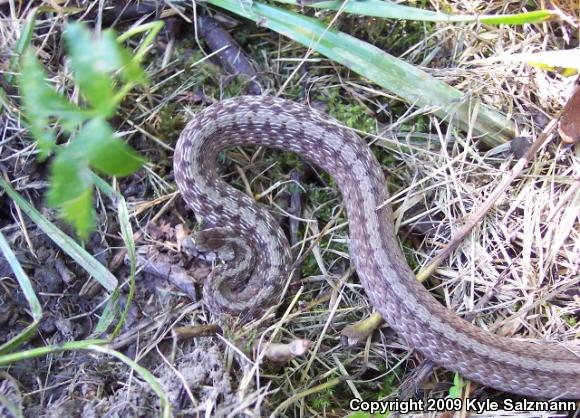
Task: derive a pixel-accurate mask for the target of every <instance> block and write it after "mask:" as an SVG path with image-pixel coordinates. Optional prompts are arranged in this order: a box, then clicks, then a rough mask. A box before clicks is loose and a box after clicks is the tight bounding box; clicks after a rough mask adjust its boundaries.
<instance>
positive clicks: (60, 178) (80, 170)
mask: <svg viewBox="0 0 580 418" xmlns="http://www.w3.org/2000/svg"><path fill="white" fill-rule="evenodd" d="M75 145H76V144H74V143H73V144H71V145H70V146H69V147H67V148H65V149H63V150H61V151H60V152H59V153H58V155H57V157H56V158H55V160H54V162H53V163H52V165H51V167H50V168H51V179H50V188H49V190H48V194H47V203H48V204H49V205H50V206H53V207H58V208H60V211H61V216H62V217H63V218H64V219H65V220H66V221H67V222H69V223H70V224H71V225H73V226H74V228H75V231H76V232H77V234H78V235H79V237H80V238H82V239H85V238H87V237H88V234H89V233H90V232H91V231H92V230H93V228H94V215H93V208H92V198H93V183H92V179H91V171H90V169H89V167H88V162H87V160H86V158H85V156H84V153H83V150H82V148H81V147H78V146H75Z"/></svg>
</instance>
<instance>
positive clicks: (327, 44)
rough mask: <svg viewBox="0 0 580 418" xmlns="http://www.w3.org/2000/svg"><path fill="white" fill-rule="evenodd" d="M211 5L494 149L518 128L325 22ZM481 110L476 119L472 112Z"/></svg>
mask: <svg viewBox="0 0 580 418" xmlns="http://www.w3.org/2000/svg"><path fill="white" fill-rule="evenodd" d="M208 2H209V3H211V4H213V5H215V6H218V7H222V8H224V9H226V10H229V11H230V12H233V13H236V14H238V15H240V16H244V17H246V18H248V19H252V20H254V21H255V22H259V23H260V24H261V25H262V26H265V27H267V28H269V29H272V30H274V31H276V32H278V33H280V34H282V35H284V36H287V37H288V38H290V39H292V40H294V41H296V42H299V43H301V44H303V45H305V46H306V47H309V48H312V49H313V50H315V51H317V52H319V53H320V54H322V55H324V56H326V57H327V58H329V59H331V60H333V61H336V62H338V63H340V64H343V65H344V66H346V67H348V68H350V69H351V70H353V71H355V72H357V73H358V74H360V75H362V76H364V77H366V78H368V79H369V80H371V81H373V82H375V83H377V84H378V85H380V86H381V87H382V88H384V89H385V90H387V91H389V92H391V93H392V94H395V95H397V96H399V97H401V98H402V99H403V100H404V101H406V102H407V103H409V104H410V105H413V106H418V107H421V108H427V109H432V110H433V113H435V114H436V115H437V116H438V117H440V118H441V119H444V120H446V122H447V123H453V122H455V123H457V124H458V125H459V127H460V128H461V129H464V130H466V131H471V129H472V130H473V131H474V133H475V134H477V135H483V136H484V138H483V139H482V140H483V141H485V143H487V144H488V145H490V146H496V145H500V144H502V143H505V142H507V141H508V140H509V139H511V138H512V137H513V136H514V126H513V123H512V122H511V121H509V120H508V119H507V118H506V117H505V116H504V115H502V114H501V113H500V112H498V111H495V110H493V109H490V108H487V107H485V106H484V105H482V104H479V103H478V101H477V100H475V99H470V98H469V97H467V95H466V94H465V93H463V92H461V91H459V90H457V89H455V88H453V87H451V86H449V85H448V84H446V83H445V82H443V81H441V80H437V79H435V78H433V77H431V76H430V75H429V74H427V73H425V72H424V71H421V70H419V69H418V68H416V67H414V66H412V65H411V64H408V63H406V62H405V61H403V60H400V59H398V58H395V57H393V56H392V55H389V54H387V53H386V52H384V51H382V50H380V49H379V48H377V47H375V46H373V45H371V44H369V43H367V42H364V41H361V40H360V39H357V38H355V37H353V36H350V35H348V34H346V33H343V32H339V31H337V30H335V29H332V28H327V27H326V25H325V24H323V23H322V22H320V21H318V20H317V19H313V18H310V17H306V16H303V15H300V14H298V13H295V12H291V11H288V10H285V9H282V8H279V7H275V6H270V5H266V4H262V3H258V2H254V3H253V6H252V7H242V4H241V3H240V2H239V1H238V0H208ZM474 109H477V112H478V113H477V117H476V118H474V117H473V116H474V115H473V111H474Z"/></svg>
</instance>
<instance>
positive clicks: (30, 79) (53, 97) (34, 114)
mask: <svg viewBox="0 0 580 418" xmlns="http://www.w3.org/2000/svg"><path fill="white" fill-rule="evenodd" d="M18 82H19V85H20V92H21V95H22V102H23V104H24V111H25V114H26V117H27V121H28V125H29V128H30V131H31V133H32V135H33V136H34V138H35V139H36V140H37V141H38V146H39V149H40V153H41V155H40V157H41V158H46V157H47V156H48V155H50V153H51V152H52V150H53V148H54V146H55V142H54V137H55V135H54V130H53V129H51V128H49V127H48V124H49V117H51V116H55V117H57V118H60V119H61V121H62V122H63V123H64V124H65V125H66V127H67V128H69V129H72V128H73V127H74V126H78V125H79V124H81V123H82V122H83V121H84V120H85V119H86V117H87V115H86V113H85V112H84V111H83V110H82V109H80V108H78V107H76V106H75V105H73V104H72V103H70V102H68V101H67V100H66V99H64V98H63V97H62V96H60V95H58V94H57V93H56V92H55V91H54V90H53V89H52V88H51V87H50V85H49V84H48V83H47V82H46V75H45V73H44V71H43V69H42V67H41V66H40V64H39V63H38V61H37V60H36V57H35V56H34V53H32V52H31V51H28V52H27V53H26V54H25V55H24V58H23V61H22V73H21V75H20V77H19V79H18Z"/></svg>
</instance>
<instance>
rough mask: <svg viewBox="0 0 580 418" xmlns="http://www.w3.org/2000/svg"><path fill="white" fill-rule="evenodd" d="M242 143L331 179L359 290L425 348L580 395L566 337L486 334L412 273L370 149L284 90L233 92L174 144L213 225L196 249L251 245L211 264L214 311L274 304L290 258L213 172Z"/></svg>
mask: <svg viewBox="0 0 580 418" xmlns="http://www.w3.org/2000/svg"><path fill="white" fill-rule="evenodd" d="M240 145H260V146H265V147H271V148H277V149H280V150H284V151H291V152H295V153H298V154H300V155H302V156H303V157H305V158H307V159H308V160H310V161H312V162H313V163H315V164H316V165H318V166H320V167H321V168H323V169H324V170H325V171H327V172H328V173H330V174H331V175H332V176H333V177H334V179H335V181H336V183H337V185H338V188H339V189H340V191H341V194H342V196H343V200H344V205H345V206H346V210H347V213H348V218H349V231H350V240H349V245H350V253H351V257H352V259H353V263H354V266H355V267H356V271H357V273H358V276H359V278H360V280H361V282H362V284H363V286H364V289H365V291H366V294H367V295H368V297H369V299H370V301H371V303H372V305H373V306H374V307H375V309H376V310H377V311H378V312H379V313H380V314H381V315H382V316H383V318H384V319H385V320H386V322H387V323H388V324H389V325H390V326H391V327H392V328H393V329H394V330H395V331H396V332H397V333H398V334H399V335H400V336H401V337H403V338H404V339H405V340H406V341H407V342H408V344H410V345H411V346H412V347H414V348H415V349H417V350H418V351H420V352H421V353H422V354H423V355H425V357H427V358H429V359H430V360H432V361H433V362H435V363H437V364H439V365H441V366H443V367H445V368H447V369H450V370H454V371H457V372H459V373H461V374H462V375H463V376H465V377H467V378H469V379H472V380H475V381H477V382H480V383H482V384H485V385H487V386H491V387H494V388H496V389H500V390H503V391H507V392H512V393H519V394H522V395H528V396H535V397H543V398H564V399H565V398H573V399H580V355H579V354H577V353H576V354H575V353H574V352H573V351H572V349H571V347H569V348H566V346H565V345H554V344H544V343H533V342H531V341H529V342H526V341H521V340H516V339H510V338H505V337H500V336H498V335H494V334H491V333H488V332H485V331H483V330H482V329H479V328H477V327H476V326H474V325H472V324H471V323H469V322H467V321H464V320H463V319H461V318H459V317H458V316H456V315H455V314H453V313H452V312H451V311H449V310H447V309H446V308H445V307H444V306H442V305H441V304H440V303H439V302H438V301H437V300H436V299H435V298H434V297H433V296H432V295H431V294H430V293H429V292H428V291H427V290H426V289H425V287H424V286H423V285H422V284H421V283H419V282H418V281H417V280H416V279H415V276H414V274H413V272H412V271H411V269H410V268H409V266H408V265H407V262H406V261H405V259H404V257H403V254H402V252H401V250H400V248H399V246H398V244H397V240H396V238H395V235H394V231H393V221H392V214H391V209H390V207H389V206H388V205H385V206H381V205H382V204H383V203H384V202H385V201H386V200H387V198H388V193H387V188H386V180H385V177H384V175H383V172H382V170H381V167H380V165H379V163H378V162H377V160H376V158H375V157H374V155H373V154H372V152H371V150H370V148H369V147H368V146H367V145H366V144H365V143H364V142H363V141H362V140H361V139H360V138H359V137H358V136H357V135H355V134H354V133H352V132H351V131H349V130H347V129H345V128H342V127H340V126H339V125H338V124H337V123H336V122H333V121H332V120H331V119H330V118H329V117H328V116H326V115H324V114H322V113H319V112H317V111H315V110H313V109H310V108H308V107H306V106H304V105H300V104H297V103H294V102H290V101H287V100H282V99H274V98H269V97H238V98H235V99H230V100H226V101H223V102H221V103H218V104H215V105H212V106H210V107H208V108H207V109H205V110H203V111H201V112H200V113H199V114H198V115H197V116H196V117H195V118H194V119H193V120H192V121H191V122H189V124H188V125H187V127H186V128H185V129H184V130H183V132H182V134H181V136H180V138H179V141H178V143H177V147H176V149H175V156H174V168H175V180H176V182H177V186H178V188H179V190H180V192H181V194H182V195H183V198H184V199H185V201H186V202H187V204H188V205H189V206H190V207H191V208H192V209H193V211H194V212H195V214H196V215H197V216H199V217H200V218H203V219H204V220H205V221H206V223H207V224H208V225H209V226H210V227H213V229H207V230H205V231H201V232H200V233H198V234H197V236H196V238H195V241H196V242H195V245H196V246H197V248H198V249H199V250H200V251H201V252H211V251H217V250H218V249H219V248H220V247H227V248H228V251H226V252H225V253H226V254H229V255H230V259H232V260H233V259H234V258H238V257H237V256H238V255H239V252H240V251H248V250H244V249H243V248H250V250H249V251H251V252H254V253H256V254H257V255H258V257H257V259H256V260H255V261H252V262H250V261H248V258H247V257H246V256H245V255H244V256H243V257H242V259H245V260H246V261H242V262H241V263H242V264H243V265H235V266H232V265H228V263H227V262H226V263H225V264H218V265H217V266H216V267H215V268H214V270H213V272H212V274H211V280H208V281H207V282H206V285H205V287H204V298H205V300H206V303H207V304H208V306H209V308H210V310H211V311H212V312H214V313H217V314H220V313H224V312H230V313H241V312H247V311H252V310H255V309H256V308H264V307H267V306H270V305H272V304H274V303H277V302H278V301H279V300H280V295H281V293H282V289H283V287H284V284H285V281H286V279H287V276H288V267H289V266H290V265H291V264H292V261H291V257H290V250H289V245H288V241H287V239H286V237H285V235H284V233H283V232H282V230H281V229H280V227H279V226H278V224H277V223H276V221H275V220H274V218H273V217H272V216H271V215H270V214H269V212H268V210H267V209H266V208H264V207H262V206H261V205H258V204H257V203H256V202H255V201H254V200H253V199H252V198H250V197H249V196H247V195H245V194H244V193H242V192H240V191H238V190H236V189H234V188H233V187H231V186H229V185H227V184H226V183H225V182H224V181H223V180H221V179H220V178H219V173H218V170H217V167H216V162H217V159H218V154H219V152H220V151H222V150H223V149H224V148H228V147H234V146H240ZM379 207H380V209H377V208H379ZM246 242H247V244H245V243H246ZM248 245H249V246H248ZM223 258H226V259H227V258H228V257H227V256H226V257H222V261H227V260H223ZM230 264H232V263H230ZM236 274H237V275H238V277H231V276H232V275H236ZM241 275H245V277H243V278H242V277H241ZM248 275H249V279H248ZM240 283H245V285H244V287H242V288H240Z"/></svg>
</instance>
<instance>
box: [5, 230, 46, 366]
mask: <svg viewBox="0 0 580 418" xmlns="http://www.w3.org/2000/svg"><path fill="white" fill-rule="evenodd" d="M0 252H1V253H2V254H3V255H4V258H5V259H6V261H8V264H9V265H10V267H11V268H12V271H13V272H14V275H15V276H16V280H17V281H18V284H19V285H20V289H22V292H23V293H24V297H25V298H26V300H27V301H28V306H29V307H30V312H31V313H32V318H33V321H32V323H31V324H30V325H28V326H27V327H26V328H25V329H24V330H23V331H22V332H20V333H19V334H18V335H17V336H16V337H14V338H12V339H10V340H9V341H7V342H6V343H4V344H2V345H1V346H0V355H1V354H4V353H9V352H11V351H13V350H14V349H15V348H17V347H18V346H20V345H22V344H23V343H25V342H26V341H28V340H29V339H30V338H32V336H33V335H34V334H35V333H36V330H37V328H38V324H39V323H40V319H41V318H42V306H41V305H40V301H39V300H38V298H37V297H36V293H35V292H34V289H33V288H32V283H30V279H29V278H28V275H27V274H26V272H25V271H24V269H23V268H22V266H21V265H20V263H19V262H18V259H17V258H16V255H15V254H14V252H12V249H11V248H10V245H9V244H8V241H6V238H4V235H3V234H2V232H0Z"/></svg>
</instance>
